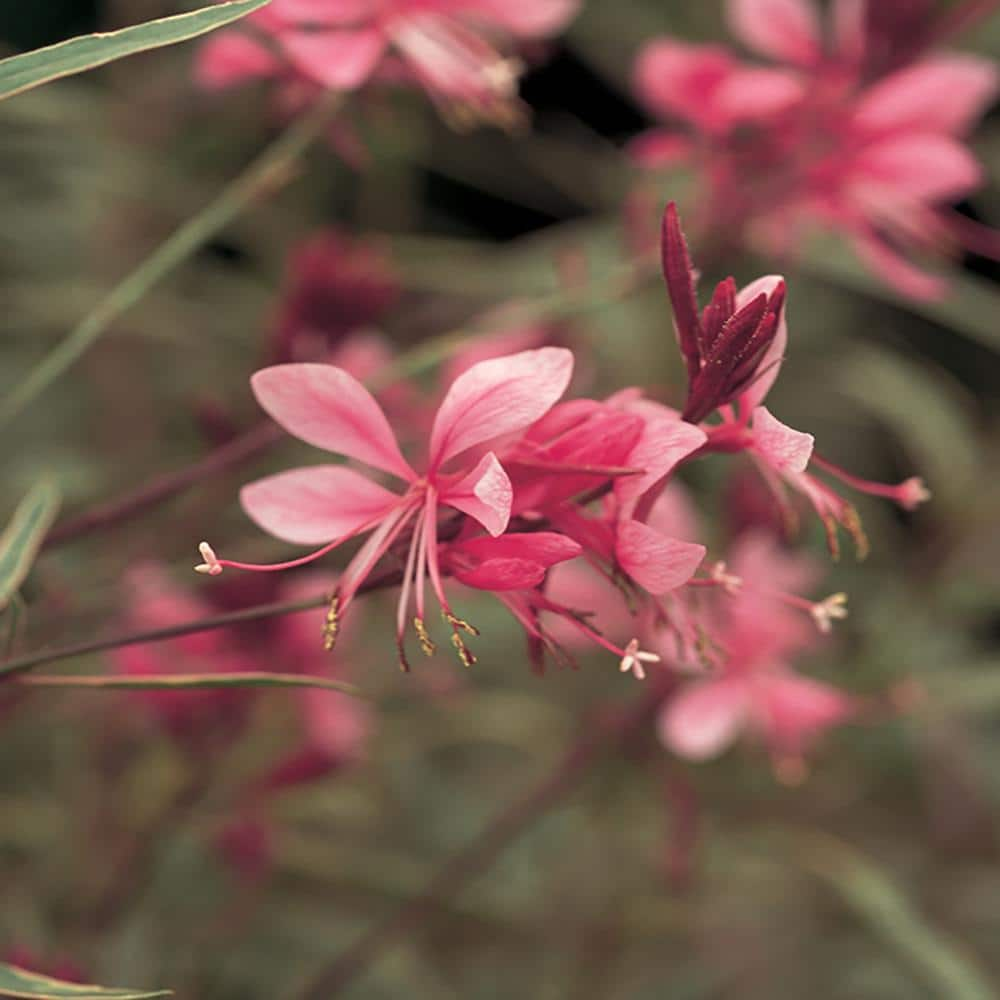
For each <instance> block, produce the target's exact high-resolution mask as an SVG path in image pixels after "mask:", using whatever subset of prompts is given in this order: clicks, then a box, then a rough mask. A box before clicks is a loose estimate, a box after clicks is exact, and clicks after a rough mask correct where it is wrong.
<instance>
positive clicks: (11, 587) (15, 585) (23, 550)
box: [0, 479, 59, 609]
mask: <svg viewBox="0 0 1000 1000" xmlns="http://www.w3.org/2000/svg"><path fill="white" fill-rule="evenodd" d="M58 510H59V490H58V489H57V487H56V485H55V483H54V482H53V481H52V480H51V479H43V480H41V481H40V482H38V483H36V484H35V485H34V486H33V487H32V488H31V489H30V490H29V491H28V493H27V495H26V496H25V498H24V499H23V500H22V501H21V502H20V503H19V504H18V505H17V510H15V511H14V516H13V517H12V518H11V519H10V523H9V524H8V525H7V527H6V528H5V529H4V532H3V534H2V535H0V609H3V608H6V607H7V605H8V603H9V602H10V600H11V598H13V596H14V595H15V594H16V593H17V591H18V590H19V589H20V587H21V584H22V583H24V578H25V577H26V576H27V575H28V571H29V570H30V569H31V565H32V563H33V562H34V561H35V556H36V555H38V549H39V547H40V546H41V544H42V540H43V539H44V538H45V534H46V532H47V531H48V530H49V528H50V527H51V526H52V522H53V521H54V520H55V516H56V512H57V511H58Z"/></svg>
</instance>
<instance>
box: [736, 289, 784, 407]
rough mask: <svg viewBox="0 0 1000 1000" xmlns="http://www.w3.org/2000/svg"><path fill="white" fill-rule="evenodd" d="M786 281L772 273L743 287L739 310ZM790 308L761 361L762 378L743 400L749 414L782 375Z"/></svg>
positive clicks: (759, 366) (742, 397) (782, 317)
mask: <svg viewBox="0 0 1000 1000" xmlns="http://www.w3.org/2000/svg"><path fill="white" fill-rule="evenodd" d="M784 280H785V279H784V278H783V277H782V276H781V275H780V274H768V275H765V276H764V277H763V278H758V279H757V280H756V281H751V282H750V284H749V285H747V286H746V287H745V288H741V289H740V291H739V292H738V293H737V295H736V308H737V309H742V308H743V307H744V306H745V305H747V304H749V303H750V302H753V300H754V299H755V298H757V296H758V295H760V294H761V293H762V292H763V294H765V295H768V296H769V295H770V294H771V293H772V292H773V291H774V290H775V288H777V287H778V285H779V284H781V283H782V282H783V281H784ZM786 309H787V306H786V308H785V309H782V311H781V319H780V320H779V321H778V329H777V332H776V333H775V335H774V340H772V341H771V345H770V347H768V349H767V351H766V352H765V353H764V357H763V358H761V361H760V364H759V365H758V366H757V371H758V372H759V375H758V377H757V378H756V379H755V380H754V382H753V384H752V385H751V386H750V388H749V389H747V390H746V392H744V393H743V395H742V396H741V397H740V406H741V407H742V408H743V410H744V411H745V412H749V411H751V410H753V409H754V408H755V407H757V406H759V405H760V404H761V403H762V402H763V401H764V397H765V396H767V394H768V393H769V392H770V391H771V386H773V385H774V382H775V379H777V377H778V372H779V371H781V361H782V359H783V358H784V356H785V348H786V347H787V346H788V322H787V320H786V318H785V314H786Z"/></svg>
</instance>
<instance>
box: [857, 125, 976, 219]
mask: <svg viewBox="0 0 1000 1000" xmlns="http://www.w3.org/2000/svg"><path fill="white" fill-rule="evenodd" d="M852 172H853V173H854V175H855V178H856V179H855V180H853V181H852V184H851V191H852V194H853V195H854V196H855V197H860V198H861V199H862V200H863V201H865V202H870V203H871V204H872V205H873V206H874V207H875V210H876V211H877V206H878V203H879V201H880V200H882V199H888V200H890V201H891V200H893V199H897V198H907V199H913V200H918V201H954V200H957V199H959V198H961V197H963V196H965V195H966V194H968V193H969V192H971V191H974V190H975V189H976V188H977V187H979V185H980V184H981V183H982V180H983V171H982V168H981V167H980V166H979V164H978V163H977V162H976V159H975V157H974V156H973V155H972V153H970V152H969V150H968V149H966V147H965V146H963V145H962V144H961V143H960V142H958V141H957V140H955V139H952V138H950V137H949V136H944V135H934V134H933V133H930V132H925V133H917V134H903V135H899V136H894V137H891V138H887V139H884V140H882V141H880V142H877V143H873V144H871V145H869V146H867V147H866V148H865V149H863V150H862V151H861V152H860V153H859V154H858V155H857V156H856V157H855V160H854V163H853V166H852ZM869 188H870V189H871V190H870V192H869V191H868V190H867V189H869Z"/></svg>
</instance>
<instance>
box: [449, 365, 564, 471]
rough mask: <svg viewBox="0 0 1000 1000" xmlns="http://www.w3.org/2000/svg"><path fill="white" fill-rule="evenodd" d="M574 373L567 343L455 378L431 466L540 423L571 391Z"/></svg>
mask: <svg viewBox="0 0 1000 1000" xmlns="http://www.w3.org/2000/svg"><path fill="white" fill-rule="evenodd" d="M572 374H573V355H572V353H571V352H570V351H567V350H566V349H565V348H563V347H542V348H539V349H538V350H534V351H522V352H521V353H520V354H510V355H507V356H506V357H503V358H494V359H492V360H490V361H481V362H479V364H477V365H473V366H472V367H471V368H470V369H469V370H468V371H466V372H464V373H463V374H461V375H459V377H458V378H457V379H455V381H454V382H453V383H452V385H451V388H450V389H449V390H448V394H447V395H446V396H445V397H444V400H443V401H442V403H441V406H440V407H439V408H438V411H437V415H436V416H435V417H434V426H433V428H432V429H431V445H430V468H431V470H432V471H433V470H436V469H438V468H440V466H442V465H443V464H444V463H445V462H447V461H448V460H449V459H451V458H454V457H455V456H456V455H458V454H460V453H461V452H463V451H465V450H466V449H467V448H471V447H472V446H473V445H476V444H481V443H482V442H483V441H489V440H491V439H493V438H496V437H500V436H501V435H503V434H509V433H511V432H512V431H518V430H522V429H523V428H525V427H527V426H528V425H529V424H531V423H533V422H534V421H536V420H537V419H538V418H539V417H541V416H543V415H544V414H545V413H546V412H547V411H548V410H549V408H550V407H551V406H552V405H553V404H554V403H555V402H556V400H557V399H559V397H560V396H561V395H562V394H563V393H564V392H565V391H566V386H567V385H569V380H570V378H571V376H572Z"/></svg>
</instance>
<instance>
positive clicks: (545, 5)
mask: <svg viewBox="0 0 1000 1000" xmlns="http://www.w3.org/2000/svg"><path fill="white" fill-rule="evenodd" d="M580 2H581V0H474V2H473V3H471V4H469V5H468V7H469V9H471V10H472V11H473V12H474V13H476V14H478V15H480V16H481V17H482V18H483V20H484V21H489V22H492V23H494V24H496V25H499V26H500V27H503V28H506V29H507V30H508V31H509V32H511V33H512V34H514V35H517V36H519V37H521V38H538V37H543V36H545V35H551V34H554V33H555V32H557V31H559V30H561V29H562V28H563V27H565V26H566V24H567V23H568V22H569V21H570V20H571V19H572V18H573V17H574V16H575V15H576V12H577V11H578V10H579V9H580Z"/></svg>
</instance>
